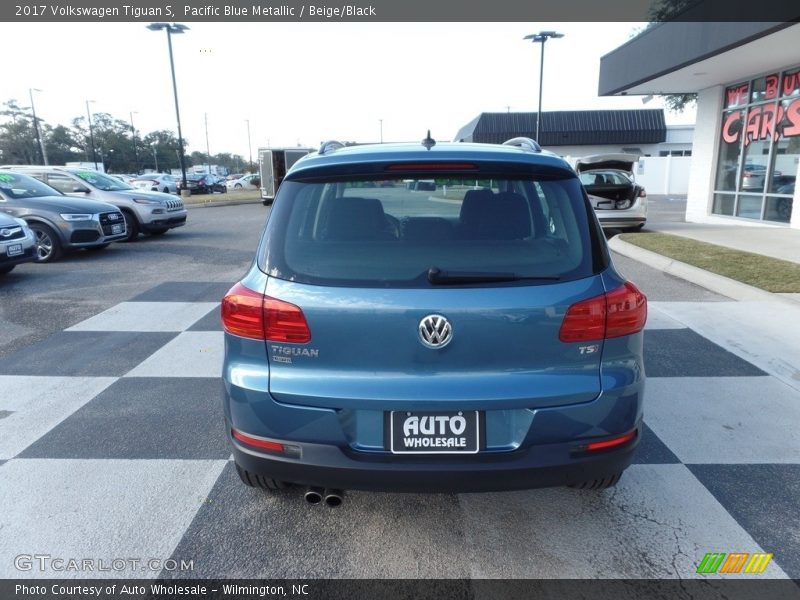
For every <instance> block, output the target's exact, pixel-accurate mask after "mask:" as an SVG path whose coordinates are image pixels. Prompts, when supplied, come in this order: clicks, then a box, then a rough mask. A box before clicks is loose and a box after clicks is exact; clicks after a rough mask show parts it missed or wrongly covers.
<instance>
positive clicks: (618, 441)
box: [586, 430, 636, 452]
mask: <svg viewBox="0 0 800 600" xmlns="http://www.w3.org/2000/svg"><path fill="white" fill-rule="evenodd" d="M635 437H636V431H635V430H634V431H631V432H630V433H626V434H625V435H621V436H619V437H615V438H611V439H610V440H603V441H602V442H591V443H590V444H587V445H586V452H597V451H598V450H610V449H611V448H616V447H617V446H622V445H624V444H627V443H628V442H630V441H631V440H633V439H634V438H635Z"/></svg>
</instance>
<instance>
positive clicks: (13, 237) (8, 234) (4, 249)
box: [0, 211, 36, 275]
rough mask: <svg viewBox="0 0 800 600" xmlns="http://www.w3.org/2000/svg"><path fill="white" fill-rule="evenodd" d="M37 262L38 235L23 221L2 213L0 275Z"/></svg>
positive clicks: (0, 220) (0, 213)
mask: <svg viewBox="0 0 800 600" xmlns="http://www.w3.org/2000/svg"><path fill="white" fill-rule="evenodd" d="M35 260H36V235H35V234H34V233H33V231H31V230H30V229H29V228H28V224H27V223H26V222H25V221H23V220H22V219H17V218H15V217H12V216H11V215H7V214H6V213H5V212H2V211H0V275H5V274H6V273H9V272H10V271H11V270H12V269H13V268H14V267H16V266H17V265H18V264H21V263H24V262H33V261H35Z"/></svg>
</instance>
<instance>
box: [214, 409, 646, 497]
mask: <svg viewBox="0 0 800 600" xmlns="http://www.w3.org/2000/svg"><path fill="white" fill-rule="evenodd" d="M637 431H638V432H639V435H637V437H636V439H635V440H634V441H632V442H630V443H628V444H627V445H625V446H624V447H622V448H620V449H619V450H613V451H607V452H603V453H600V454H597V455H593V456H585V455H584V456H571V455H570V451H571V450H572V449H573V448H574V447H575V446H576V445H577V444H549V445H542V446H532V447H529V448H527V449H525V450H518V451H515V452H504V453H487V454H482V455H471V456H470V457H446V458H447V460H443V457H442V456H436V455H428V456H423V457H415V459H413V460H410V459H409V458H408V457H405V456H396V455H386V454H378V455H372V456H370V455H369V454H368V453H360V452H358V453H357V452H345V451H342V450H341V449H340V448H338V447H336V446H325V445H319V444H303V445H302V449H303V458H302V459H289V458H284V457H279V456H271V455H265V454H262V453H259V452H257V451H253V450H252V449H250V448H247V447H246V446H244V445H242V444H241V443H240V442H239V441H238V440H234V439H233V438H232V437H231V435H230V427H228V436H229V439H231V444H232V445H233V455H234V459H235V461H236V462H237V463H238V464H239V465H240V466H241V467H243V468H244V469H246V470H248V471H250V472H251V473H257V474H259V475H262V476H265V477H270V478H272V479H276V480H280V481H287V482H291V483H295V484H300V485H308V486H319V487H329V488H339V489H349V490H369V491H383V492H416V493H466V492H496V491H510V490H523V489H531V488H539V487H553V486H563V485H570V484H579V483H582V482H584V481H589V480H593V479H598V478H602V477H608V476H611V475H613V474H615V473H619V472H621V471H623V470H624V469H626V468H627V467H628V465H630V464H631V461H632V460H633V456H634V452H635V450H636V447H637V446H638V443H639V440H640V438H641V435H640V434H641V424H639V425H637ZM359 455H360V456H359Z"/></svg>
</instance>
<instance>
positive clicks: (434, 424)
mask: <svg viewBox="0 0 800 600" xmlns="http://www.w3.org/2000/svg"><path fill="white" fill-rule="evenodd" d="M479 431H480V413H479V412H478V411H477V410H473V411H451V412H410V411H405V410H403V411H392V412H391V413H390V415H389V444H390V446H389V449H390V451H391V452H392V453H393V454H476V453H477V452H478V450H479V443H478V440H479V439H480V435H479Z"/></svg>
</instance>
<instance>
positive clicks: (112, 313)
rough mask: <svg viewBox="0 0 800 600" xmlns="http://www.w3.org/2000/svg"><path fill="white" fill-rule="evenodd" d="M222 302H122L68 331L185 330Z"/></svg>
mask: <svg viewBox="0 0 800 600" xmlns="http://www.w3.org/2000/svg"><path fill="white" fill-rule="evenodd" d="M218 306H219V303H218V302H121V303H119V304H117V305H115V306H112V307H111V308H109V309H108V310H105V311H103V312H101V313H99V314H96V315H95V316H93V317H90V318H88V319H86V320H85V321H81V322H80V323H78V324H77V325H73V326H72V327H69V328H68V329H66V331H185V330H186V329H188V328H189V327H191V326H192V325H194V324H195V323H196V322H197V321H199V320H200V319H202V318H203V317H204V316H206V315H207V314H208V313H209V312H210V311H211V310H213V309H215V308H216V307H218Z"/></svg>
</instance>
